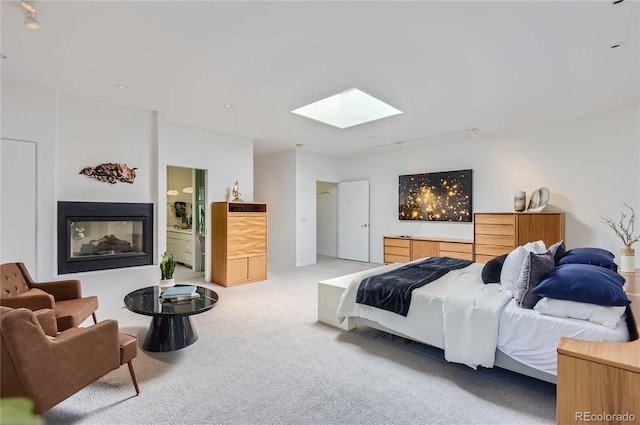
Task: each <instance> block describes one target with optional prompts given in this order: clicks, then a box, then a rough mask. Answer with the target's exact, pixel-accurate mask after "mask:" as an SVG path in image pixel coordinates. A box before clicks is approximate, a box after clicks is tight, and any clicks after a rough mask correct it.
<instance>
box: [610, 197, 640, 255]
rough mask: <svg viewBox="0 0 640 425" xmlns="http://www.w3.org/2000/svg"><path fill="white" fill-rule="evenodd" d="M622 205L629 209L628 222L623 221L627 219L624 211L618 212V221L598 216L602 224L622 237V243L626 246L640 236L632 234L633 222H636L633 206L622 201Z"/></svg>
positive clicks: (639, 238)
mask: <svg viewBox="0 0 640 425" xmlns="http://www.w3.org/2000/svg"><path fill="white" fill-rule="evenodd" d="M622 205H624V206H625V207H627V208H629V210H630V211H631V216H630V217H629V221H628V222H626V223H625V220H626V219H627V214H625V213H624V212H621V213H620V221H619V222H615V221H613V220H612V219H610V218H604V217H600V219H601V220H602V222H603V223H604V224H606V225H607V226H609V227H610V228H611V229H613V231H614V232H615V234H616V235H617V236H618V237H619V238H620V239H622V243H624V244H625V245H626V246H631V245H633V244H634V243H636V242H638V241H640V236H633V232H634V229H633V227H634V226H635V223H636V213H635V211H634V210H633V208H631V206H629V205H627V204H625V203H624V202H623V203H622Z"/></svg>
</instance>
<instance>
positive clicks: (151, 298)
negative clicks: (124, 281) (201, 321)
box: [124, 285, 218, 352]
mask: <svg viewBox="0 0 640 425" xmlns="http://www.w3.org/2000/svg"><path fill="white" fill-rule="evenodd" d="M178 286H196V292H197V293H198V295H199V297H198V298H194V299H188V300H182V301H171V300H164V299H163V298H160V294H161V290H160V288H159V287H158V286H148V287H146V288H142V289H138V290H135V291H133V292H131V293H129V294H127V295H126V296H125V297H124V305H125V306H126V307H127V309H129V310H131V311H133V312H134V313H138V314H144V315H145V316H152V319H151V325H149V331H148V332H147V337H146V338H145V340H144V344H143V345H142V348H144V349H145V350H147V351H154V352H164V351H174V350H179V349H181V348H184V347H187V346H189V345H191V344H193V343H194V342H196V341H197V340H198V334H197V333H196V331H195V329H194V328H193V325H192V323H191V318H190V317H189V316H192V315H194V314H199V313H203V312H205V311H207V310H211V309H212V308H213V307H214V306H215V305H216V303H217V302H218V294H216V293H215V292H213V291H212V290H211V289H207V288H205V287H203V286H197V285H178Z"/></svg>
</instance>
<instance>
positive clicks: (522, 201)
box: [513, 190, 527, 212]
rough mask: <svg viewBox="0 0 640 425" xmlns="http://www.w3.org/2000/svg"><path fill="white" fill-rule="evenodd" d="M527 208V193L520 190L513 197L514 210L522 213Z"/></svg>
mask: <svg viewBox="0 0 640 425" xmlns="http://www.w3.org/2000/svg"><path fill="white" fill-rule="evenodd" d="M526 207H527V192H525V191H524V190H518V191H516V193H515V194H514V195H513V209H514V210H515V211H517V212H522V211H524V210H525V208H526Z"/></svg>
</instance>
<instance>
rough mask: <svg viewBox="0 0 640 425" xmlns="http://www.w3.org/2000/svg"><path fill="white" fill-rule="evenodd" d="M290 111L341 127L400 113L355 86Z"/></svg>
mask: <svg viewBox="0 0 640 425" xmlns="http://www.w3.org/2000/svg"><path fill="white" fill-rule="evenodd" d="M291 112H292V113H294V114H297V115H301V116H303V117H307V118H310V119H312V120H316V121H320V122H323V123H325V124H329V125H332V126H334V127H338V128H342V129H344V128H349V127H353V126H355V125H360V124H364V123H367V122H371V121H375V120H379V119H381V118H387V117H391V116H393V115H398V114H401V113H402V111H400V110H398V109H396V108H394V107H393V106H390V105H387V104H386V103H384V102H383V101H381V100H378V99H376V98H375V97H373V96H370V95H368V94H366V93H364V92H362V91H360V90H358V89H355V88H354V89H349V90H346V91H343V92H342V93H338V94H336V95H333V96H330V97H327V98H326V99H322V100H319V101H317V102H314V103H311V104H309V105H307V106H303V107H301V108H298V109H294V110H293V111H291Z"/></svg>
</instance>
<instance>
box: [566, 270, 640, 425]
mask: <svg viewBox="0 0 640 425" xmlns="http://www.w3.org/2000/svg"><path fill="white" fill-rule="evenodd" d="M634 288H637V286H635V279H634ZM634 290H635V289H634ZM627 296H628V297H629V299H630V300H631V305H630V309H629V312H630V314H629V315H628V316H627V321H631V324H630V326H629V328H630V329H629V333H630V334H631V338H632V339H633V340H632V341H630V342H623V343H611V342H610V343H606V342H604V343H603V342H594V341H584V340H579V339H572V338H565V337H562V338H560V343H559V344H558V385H557V404H556V423H558V424H562V425H564V424H579V423H584V422H588V421H591V422H594V421H596V422H597V423H605V424H614V423H622V422H625V423H633V424H637V423H640V403H639V402H638V400H639V399H638V395H639V394H640V340H639V339H637V338H638V328H639V325H640V294H638V295H632V294H630V293H629V292H627ZM600 414H609V415H625V414H626V415H627V416H626V417H624V419H620V418H623V416H620V417H618V416H608V417H603V418H602V420H595V419H594V418H596V419H598V416H589V415H600ZM585 415H586V416H588V417H586V416H585Z"/></svg>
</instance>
